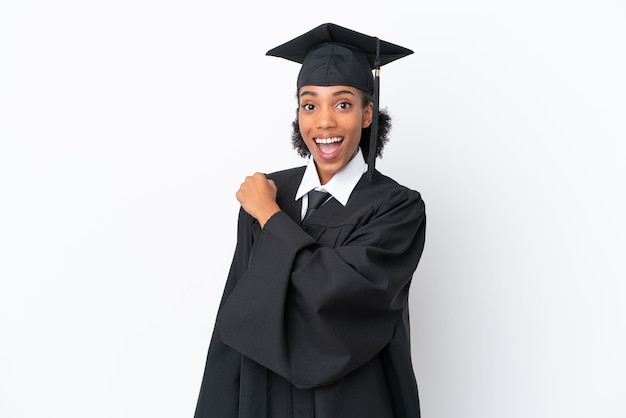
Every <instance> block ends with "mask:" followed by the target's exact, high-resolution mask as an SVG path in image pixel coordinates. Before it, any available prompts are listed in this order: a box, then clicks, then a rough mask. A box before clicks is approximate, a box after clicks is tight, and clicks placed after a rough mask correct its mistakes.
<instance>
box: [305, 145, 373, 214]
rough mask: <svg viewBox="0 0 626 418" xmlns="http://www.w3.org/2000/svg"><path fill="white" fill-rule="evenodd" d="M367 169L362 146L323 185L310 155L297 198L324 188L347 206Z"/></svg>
mask: <svg viewBox="0 0 626 418" xmlns="http://www.w3.org/2000/svg"><path fill="white" fill-rule="evenodd" d="M366 171H367V163H366V162H365V159H364V158H363V153H362V152H361V148H359V149H358V151H357V154H356V155H355V156H354V158H352V159H351V160H350V162H348V165H346V166H345V167H344V168H342V169H341V170H340V171H338V172H337V173H335V175H334V176H333V178H331V179H330V181H329V182H328V183H326V184H325V185H323V186H322V185H321V183H320V178H319V176H318V175H317V170H316V168H315V161H314V160H313V158H311V157H309V162H308V163H307V166H306V169H305V170H304V175H303V176H302V181H301V182H300V187H299V188H298V191H297V192H296V196H295V200H298V199H300V198H301V197H302V196H304V195H305V194H307V193H308V192H309V191H311V190H313V189H323V190H326V191H327V192H329V193H330V194H331V195H332V196H333V197H334V198H335V199H337V201H338V202H339V203H341V204H342V205H343V206H345V205H346V204H347V203H348V199H349V198H350V195H351V194H352V191H353V190H354V187H355V186H356V184H357V183H358V182H359V180H360V179H361V177H362V176H363V173H365V172H366Z"/></svg>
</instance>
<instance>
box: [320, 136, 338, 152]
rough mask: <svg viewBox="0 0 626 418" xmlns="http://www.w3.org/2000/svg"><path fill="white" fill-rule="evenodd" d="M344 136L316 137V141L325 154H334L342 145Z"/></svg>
mask: <svg viewBox="0 0 626 418" xmlns="http://www.w3.org/2000/svg"><path fill="white" fill-rule="evenodd" d="M342 142H343V137H340V136H334V137H332V138H315V143H316V144H317V148H318V149H319V150H320V152H322V153H324V154H332V153H333V152H335V151H337V150H338V149H339V148H340V147H341V143H342Z"/></svg>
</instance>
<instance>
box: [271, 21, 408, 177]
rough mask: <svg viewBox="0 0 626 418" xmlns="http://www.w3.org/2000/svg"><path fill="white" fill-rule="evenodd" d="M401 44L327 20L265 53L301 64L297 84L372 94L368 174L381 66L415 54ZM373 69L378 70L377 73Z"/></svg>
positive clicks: (370, 172)
mask: <svg viewBox="0 0 626 418" xmlns="http://www.w3.org/2000/svg"><path fill="white" fill-rule="evenodd" d="M412 53H413V51H411V50H410V49H407V48H404V47H402V46H399V45H396V44H392V43H390V42H386V41H383V40H381V39H378V38H377V37H374V36H369V35H365V34H362V33H360V32H355V31H353V30H351V29H348V28H344V27H342V26H339V25H335V24H333V23H324V24H322V25H320V26H318V27H316V28H314V29H312V30H310V31H309V32H306V33H305V34H303V35H300V36H298V37H296V38H294V39H292V40H291V41H288V42H286V43H284V44H282V45H279V46H277V47H275V48H273V49H270V50H269V51H267V53H266V55H270V56H274V57H279V58H284V59H287V60H290V61H294V62H297V63H300V64H302V67H301V68H300V73H299V74H298V81H297V88H298V89H299V88H300V87H302V86H306V85H313V86H339V85H340V86H350V87H355V88H358V89H360V90H363V91H365V92H367V93H369V94H371V95H372V96H373V98H374V113H373V114H374V117H373V119H372V125H371V137H370V147H369V149H370V151H369V155H368V170H367V171H368V178H369V179H370V180H371V178H372V175H373V174H374V165H375V163H376V145H377V144H376V141H377V138H378V99H379V93H380V92H379V90H380V78H379V77H380V67H381V66H383V65H385V64H388V63H390V62H393V61H395V60H397V59H400V58H403V57H406V56H407V55H410V54H412ZM372 70H375V73H374V75H373V74H372Z"/></svg>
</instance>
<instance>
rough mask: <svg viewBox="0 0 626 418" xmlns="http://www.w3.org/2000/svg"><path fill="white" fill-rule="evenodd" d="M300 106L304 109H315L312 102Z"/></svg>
mask: <svg viewBox="0 0 626 418" xmlns="http://www.w3.org/2000/svg"><path fill="white" fill-rule="evenodd" d="M300 107H301V108H302V109H304V110H309V111H310V110H313V109H315V105H312V104H311V103H304V104H302V105H300Z"/></svg>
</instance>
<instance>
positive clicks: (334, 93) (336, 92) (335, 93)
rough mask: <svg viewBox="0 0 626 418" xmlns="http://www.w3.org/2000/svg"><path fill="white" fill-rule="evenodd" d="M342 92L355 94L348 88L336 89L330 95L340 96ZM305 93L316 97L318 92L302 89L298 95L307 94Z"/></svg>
mask: <svg viewBox="0 0 626 418" xmlns="http://www.w3.org/2000/svg"><path fill="white" fill-rule="evenodd" d="M342 94H349V95H351V96H355V94H354V93H353V92H352V91H350V90H338V91H335V92H333V94H332V95H333V96H341V95H342ZM307 95H309V96H313V97H317V96H318V94H317V93H316V92H314V91H310V90H304V91H303V92H302V93H300V97H302V96H307Z"/></svg>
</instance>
